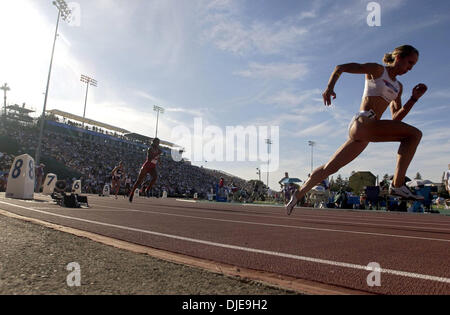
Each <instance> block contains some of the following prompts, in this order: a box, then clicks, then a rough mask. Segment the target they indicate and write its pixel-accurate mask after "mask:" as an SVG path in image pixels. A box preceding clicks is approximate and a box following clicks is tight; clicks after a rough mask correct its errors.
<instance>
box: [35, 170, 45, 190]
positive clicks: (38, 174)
mask: <svg viewBox="0 0 450 315" xmlns="http://www.w3.org/2000/svg"><path fill="white" fill-rule="evenodd" d="M44 167H45V164H43V163H41V164H40V165H37V166H35V175H36V177H35V178H36V181H35V185H34V192H35V193H39V192H40V190H41V186H42V184H43V183H44Z"/></svg>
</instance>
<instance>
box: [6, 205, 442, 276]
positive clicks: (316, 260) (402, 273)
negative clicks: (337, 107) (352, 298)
mask: <svg viewBox="0 0 450 315" xmlns="http://www.w3.org/2000/svg"><path fill="white" fill-rule="evenodd" d="M0 203H2V204H6V205H9V206H13V207H17V208H22V209H25V210H28V211H33V212H38V213H41V214H46V215H50V216H56V217H60V218H64V219H70V220H74V221H80V222H85V223H90V224H96V225H100V226H106V227H112V228H117V229H122V230H128V231H133V232H139V233H144V234H149V235H154V236H160V237H166V238H171V239H176V240H181V241H186V242H191V243H196V244H202V245H208V246H215V247H220V248H226V249H234V250H239V251H244V252H249V253H255V254H263V255H269V256H276V257H282V258H290V259H295V260H300V261H306V262H313V263H318V264H324V265H331V266H335V267H343V268H351V269H357V270H365V271H372V269H371V268H370V267H368V266H362V265H357V264H350V263H344V262H338V261H333V260H326V259H319V258H313V257H306V256H299V255H293V254H286V253H280V252H274V251H267V250H261V249H255V248H249V247H242V246H235V245H229V244H222V243H216V242H210V241H204V240H199V239H194V238H189V237H183V236H177V235H171V234H165V233H159V232H153V231H148V230H143V229H137V228H132V227H127V226H121V225H116V224H110V223H104V222H98V221H92V220H86V219H81V218H75V217H70V216H66V215H61V214H56V213H51V212H46V211H42V210H36V209H32V208H28V207H23V206H19V205H15V204H11V203H7V202H2V201H0ZM5 211H7V210H5ZM377 271H379V272H381V273H386V274H391V275H396V276H402V277H408V278H414V279H421V280H429V281H435V282H442V283H450V278H445V277H437V276H430V275H424V274H419V273H412V272H406V271H399V270H393V269H383V268H380V269H379V270H378V269H377Z"/></svg>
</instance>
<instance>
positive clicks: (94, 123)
mask: <svg viewBox="0 0 450 315" xmlns="http://www.w3.org/2000/svg"><path fill="white" fill-rule="evenodd" d="M46 112H47V113H50V114H53V115H58V116H61V117H64V118H68V119H72V120H76V121H79V122H82V123H83V122H84V123H85V124H89V125H92V126H97V127H101V128H105V129H108V130H111V131H116V132H120V133H123V134H128V133H130V132H129V131H128V130H125V129H123V128H119V127H115V126H112V125H108V124H105V123H102V122H99V121H96V120H92V119H89V118H83V117H81V116H77V115H74V114H70V113H66V112H63V111H61V110H58V109H51V110H47V111H46Z"/></svg>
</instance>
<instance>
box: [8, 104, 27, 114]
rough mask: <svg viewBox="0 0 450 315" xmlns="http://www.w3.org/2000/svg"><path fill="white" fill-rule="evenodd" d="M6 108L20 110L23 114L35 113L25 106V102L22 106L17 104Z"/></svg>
mask: <svg viewBox="0 0 450 315" xmlns="http://www.w3.org/2000/svg"><path fill="white" fill-rule="evenodd" d="M6 108H7V109H9V110H12V111H16V112H19V113H21V114H29V113H34V110H32V109H28V108H25V103H24V104H23V105H22V106H20V105H17V104H14V105H9V106H6Z"/></svg>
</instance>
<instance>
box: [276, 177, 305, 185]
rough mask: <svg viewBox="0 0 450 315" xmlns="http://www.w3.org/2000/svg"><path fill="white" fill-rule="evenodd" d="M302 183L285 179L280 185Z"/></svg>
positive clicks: (298, 180) (295, 179)
mask: <svg viewBox="0 0 450 315" xmlns="http://www.w3.org/2000/svg"><path fill="white" fill-rule="evenodd" d="M301 182H302V181H301V180H300V179H298V178H286V179H285V180H283V181H282V182H281V183H282V184H295V183H301Z"/></svg>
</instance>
